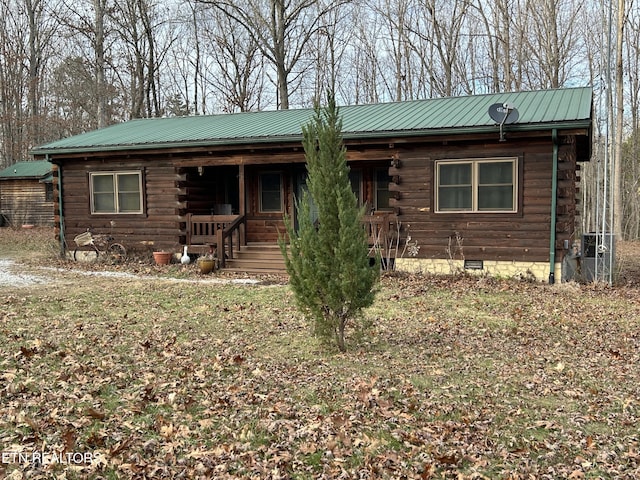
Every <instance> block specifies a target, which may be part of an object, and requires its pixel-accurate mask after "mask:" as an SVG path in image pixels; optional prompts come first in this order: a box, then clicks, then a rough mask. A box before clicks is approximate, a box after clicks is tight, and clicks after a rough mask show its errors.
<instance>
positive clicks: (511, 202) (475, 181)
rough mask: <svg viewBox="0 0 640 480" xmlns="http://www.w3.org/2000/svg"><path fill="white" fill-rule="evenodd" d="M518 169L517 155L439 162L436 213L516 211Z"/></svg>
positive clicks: (436, 166) (437, 168) (437, 165)
mask: <svg viewBox="0 0 640 480" xmlns="http://www.w3.org/2000/svg"><path fill="white" fill-rule="evenodd" d="M517 171H518V159H517V158H482V159H464V160H438V161H436V165H435V175H436V212H465V213H466V212H472V213H474V212H481V213H485V212H488V213H490V212H496V213H514V212H516V211H517V191H518V188H517V186H518V185H517V178H518V175H517Z"/></svg>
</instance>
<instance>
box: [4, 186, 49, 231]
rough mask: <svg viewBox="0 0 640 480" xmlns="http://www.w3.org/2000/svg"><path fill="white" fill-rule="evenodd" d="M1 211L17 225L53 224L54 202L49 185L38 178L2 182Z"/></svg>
mask: <svg viewBox="0 0 640 480" xmlns="http://www.w3.org/2000/svg"><path fill="white" fill-rule="evenodd" d="M0 213H2V214H3V215H4V216H6V217H7V219H8V220H9V222H11V223H12V224H14V225H15V226H18V227H19V226H20V225H24V224H31V225H39V226H51V225H52V224H53V202H52V201H51V200H48V199H47V186H46V184H44V183H42V182H40V181H39V180H38V179H33V180H31V179H10V180H3V181H1V182H0Z"/></svg>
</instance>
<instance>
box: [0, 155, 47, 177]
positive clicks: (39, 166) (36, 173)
mask: <svg viewBox="0 0 640 480" xmlns="http://www.w3.org/2000/svg"><path fill="white" fill-rule="evenodd" d="M51 167H52V165H51V163H50V162H47V161H46V160H39V161H34V162H17V163H14V164H13V165H11V166H9V167H7V168H5V169H4V170H0V180H12V179H27V178H33V179H38V180H43V179H45V178H46V177H48V176H49V175H51Z"/></svg>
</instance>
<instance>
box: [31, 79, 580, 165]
mask: <svg viewBox="0 0 640 480" xmlns="http://www.w3.org/2000/svg"><path fill="white" fill-rule="evenodd" d="M494 103H509V104H512V105H514V106H515V107H516V108H517V110H518V113H519V120H518V122H517V123H515V124H512V125H509V126H508V128H509V131H525V130H540V129H547V128H560V129H562V128H589V127H590V125H591V111H592V89H591V87H580V88H564V89H555V90H540V91H531V92H511V93H495V94H486V95H475V96H468V97H445V98H434V99H428V100H414V101H406V102H395V103H380V104H370V105H353V106H343V107H340V115H341V117H342V127H343V128H342V133H343V138H344V139H345V140H349V139H365V138H370V139H374V138H391V137H402V136H429V135H443V134H445V135H455V134H462V133H483V132H492V131H497V128H498V127H497V125H496V122H495V121H494V120H492V119H491V118H490V117H489V115H488V109H489V107H490V106H491V105H492V104H494ZM313 113H314V112H313V109H298V110H276V111H262V112H245V113H232V114H220V115H207V116H189V117H172V118H150V119H138V120H131V121H128V122H124V123H120V124H117V125H113V126H110V127H107V128H103V129H99V130H95V131H92V132H88V133H84V134H81V135H76V136H73V137H69V138H66V139H63V140H58V141H55V142H52V143H48V144H46V145H42V146H40V147H37V148H35V149H34V150H33V151H32V153H33V154H34V155H47V154H61V153H74V152H75V153H78V152H100V151H117V150H131V149H150V148H169V147H189V146H194V147H195V146H213V145H252V144H265V143H272V142H287V141H300V140H301V139H302V126H303V125H306V124H307V123H309V121H310V120H311V119H312V117H313Z"/></svg>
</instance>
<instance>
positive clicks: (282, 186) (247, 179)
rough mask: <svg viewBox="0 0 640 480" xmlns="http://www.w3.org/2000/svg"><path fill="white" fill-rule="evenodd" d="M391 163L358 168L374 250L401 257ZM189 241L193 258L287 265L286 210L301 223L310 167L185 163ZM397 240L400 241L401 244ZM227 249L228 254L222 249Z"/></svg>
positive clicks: (240, 265)
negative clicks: (282, 243) (299, 203)
mask: <svg viewBox="0 0 640 480" xmlns="http://www.w3.org/2000/svg"><path fill="white" fill-rule="evenodd" d="M387 171H388V162H387V161H384V162H368V163H367V164H358V165H353V166H352V167H351V172H350V180H351V184H352V188H353V190H354V193H355V194H356V196H357V198H358V201H359V202H360V204H363V205H367V215H366V216H365V217H364V218H363V228H365V229H366V231H367V236H368V238H369V245H370V247H371V250H370V253H371V255H372V256H375V255H376V254H379V255H381V256H382V257H383V258H385V259H388V258H393V257H394V256H395V252H396V249H395V248H393V247H394V239H396V238H397V236H398V233H399V232H398V230H399V228H398V222H397V217H396V215H395V214H394V213H393V211H392V210H391V209H390V208H389V187H388V183H389V178H388V173H387ZM181 174H182V178H184V180H183V182H184V183H183V185H182V186H183V188H182V192H183V196H182V198H181V200H182V201H181V203H182V205H184V208H183V209H182V210H181V217H180V218H181V232H182V233H181V235H180V239H181V244H182V245H185V246H186V247H187V251H188V252H189V254H191V255H196V256H200V255H205V254H215V255H216V257H217V258H218V262H219V266H220V268H231V269H237V270H249V271H250V270H256V269H259V267H260V265H261V264H264V268H265V269H267V270H284V261H283V259H282V256H281V254H280V251H279V248H278V247H277V243H278V239H279V238H280V237H281V236H283V235H284V234H285V231H286V229H285V224H284V215H285V214H287V215H289V216H290V218H292V219H293V220H294V222H295V221H296V212H295V202H296V198H299V197H300V196H301V195H302V192H303V190H304V189H305V188H306V169H305V167H304V164H270V165H234V166H229V165H225V166H206V165H205V166H195V167H189V168H184V167H183V168H182V169H181ZM396 243H397V242H396ZM222 252H224V255H223V254H222Z"/></svg>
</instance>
